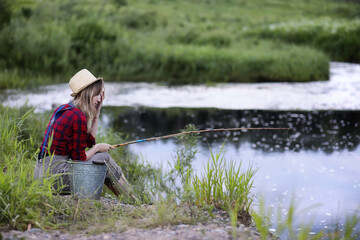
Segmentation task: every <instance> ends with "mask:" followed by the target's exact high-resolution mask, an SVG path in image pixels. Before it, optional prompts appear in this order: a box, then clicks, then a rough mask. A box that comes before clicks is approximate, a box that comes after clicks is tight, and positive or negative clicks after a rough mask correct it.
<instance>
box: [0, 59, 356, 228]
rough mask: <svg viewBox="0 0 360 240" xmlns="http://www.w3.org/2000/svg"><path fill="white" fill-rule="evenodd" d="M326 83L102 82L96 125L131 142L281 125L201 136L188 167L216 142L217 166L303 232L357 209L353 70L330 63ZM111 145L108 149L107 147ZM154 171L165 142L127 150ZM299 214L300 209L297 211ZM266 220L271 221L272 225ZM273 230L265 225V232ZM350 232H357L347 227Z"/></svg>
mask: <svg viewBox="0 0 360 240" xmlns="http://www.w3.org/2000/svg"><path fill="white" fill-rule="evenodd" d="M330 71H331V74H330V80H328V81H317V82H311V83H259V84H235V83H231V84H219V85H215V86H199V85H190V86H173V87H168V86H163V85H158V84H152V83H107V84H106V99H105V102H104V106H105V107H104V109H103V113H102V119H101V125H102V127H107V126H111V127H113V128H114V129H115V130H117V131H121V132H126V133H128V134H129V135H130V136H131V137H132V138H133V139H139V138H148V137H153V136H161V135H164V134H170V133H176V132H179V131H180V129H182V128H184V127H185V125H186V124H189V123H194V124H196V126H197V127H198V128H200V129H206V128H223V127H288V128H290V130H288V131H258V130H255V131H241V132H233V133H229V132H228V133H226V132H225V133H220V134H203V135H201V137H200V140H199V143H198V153H197V155H196V159H195V162H194V168H195V169H196V172H197V174H201V173H202V170H203V165H204V163H205V162H206V161H207V160H208V159H209V158H210V153H209V147H210V148H211V149H212V151H213V152H217V151H219V149H220V148H221V146H222V144H223V143H224V141H226V143H225V150H226V152H225V153H224V156H225V158H226V159H227V160H233V161H236V162H240V161H242V166H243V167H244V170H245V169H246V167H247V166H249V164H253V166H254V167H257V168H259V170H258V173H257V174H256V177H255V181H254V193H255V194H262V195H264V197H265V201H266V203H267V204H266V205H268V206H273V207H274V208H275V209H274V212H276V208H277V207H278V206H282V207H283V210H282V215H283V217H284V216H286V214H287V212H286V211H287V206H288V204H289V203H290V201H291V199H292V197H295V201H296V206H297V208H298V210H299V211H298V212H297V213H296V219H297V222H298V223H301V222H305V223H308V222H309V221H313V225H314V227H313V230H314V231H318V230H319V229H325V230H326V229H327V228H332V227H334V224H335V223H336V222H340V223H344V221H345V220H344V219H345V216H346V215H349V214H353V213H354V212H358V211H359V207H360V179H359V178H360V177H359V176H360V149H359V141H360V129H359V123H358V120H359V118H360V101H359V99H360V65H358V64H347V63H331V66H330ZM69 95H70V90H69V89H68V86H67V84H60V85H51V86H45V87H41V88H40V89H38V90H37V91H17V90H7V91H5V92H3V93H2V94H1V98H2V99H1V100H2V102H3V104H4V105H6V106H12V107H14V106H21V105H23V104H24V103H25V102H27V103H28V105H31V106H36V111H44V110H50V109H52V108H53V107H54V106H56V105H58V104H59V103H63V102H66V101H68V100H69ZM114 144H115V143H114ZM129 148H130V150H131V151H132V152H134V153H136V154H138V155H139V156H140V157H142V158H143V160H144V161H148V162H150V163H151V164H153V165H154V166H163V167H164V168H165V170H166V166H167V163H168V162H172V160H173V157H174V155H175V151H176V142H175V140H174V139H168V140H162V141H153V142H145V143H139V144H133V145H130V146H129ZM300 210H304V211H300ZM275 219H276V216H275V215H274V216H273V222H274V223H276V221H275ZM273 227H275V226H273ZM356 231H359V228H357V230H356Z"/></svg>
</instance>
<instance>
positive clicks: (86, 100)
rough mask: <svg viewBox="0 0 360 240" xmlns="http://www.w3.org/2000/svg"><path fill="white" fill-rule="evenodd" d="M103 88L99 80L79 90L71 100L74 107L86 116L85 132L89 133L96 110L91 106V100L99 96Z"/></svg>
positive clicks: (102, 83) (102, 82) (101, 81)
mask: <svg viewBox="0 0 360 240" xmlns="http://www.w3.org/2000/svg"><path fill="white" fill-rule="evenodd" d="M103 88H104V81H103V80H102V79H100V80H98V81H96V82H94V83H92V84H91V85H89V86H88V87H86V88H85V89H83V90H81V91H80V92H79V93H78V94H76V95H75V97H74V99H73V103H74V106H75V107H77V108H79V109H80V110H81V111H82V112H83V113H84V114H85V116H86V120H87V131H90V129H91V125H92V120H93V118H94V115H95V114H96V108H95V107H94V106H93V104H92V98H93V97H94V96H96V95H98V94H100V92H101V91H102V89H103Z"/></svg>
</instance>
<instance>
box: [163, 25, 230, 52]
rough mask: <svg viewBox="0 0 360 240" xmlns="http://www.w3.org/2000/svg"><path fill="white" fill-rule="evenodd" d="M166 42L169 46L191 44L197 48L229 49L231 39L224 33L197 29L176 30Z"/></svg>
mask: <svg viewBox="0 0 360 240" xmlns="http://www.w3.org/2000/svg"><path fill="white" fill-rule="evenodd" d="M166 41H167V42H168V43H170V44H179V43H181V44H193V45H199V46H205V45H209V46H214V47H218V48H220V47H229V46H230V45H231V41H232V39H231V37H230V36H229V34H228V33H226V32H220V31H218V32H216V31H213V32H202V31H201V30H198V29H194V28H191V29H187V30H182V29H179V30H176V31H172V32H170V34H169V35H168V37H167V38H166Z"/></svg>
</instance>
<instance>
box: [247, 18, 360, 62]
mask: <svg viewBox="0 0 360 240" xmlns="http://www.w3.org/2000/svg"><path fill="white" fill-rule="evenodd" d="M250 35H255V36H260V37H262V38H267V39H277V40H281V41H284V42H287V43H295V44H306V45H309V46H313V47H315V48H317V49H321V50H323V51H324V52H325V53H327V54H328V55H329V56H330V57H331V58H332V59H334V60H336V61H346V62H360V47H359V46H360V39H359V37H358V36H359V35H360V21H359V19H355V20H334V19H331V18H323V19H316V20H308V19H305V20H301V21H296V22H295V21H291V22H286V23H279V24H270V25H266V26H264V27H263V28H261V29H259V30H252V31H250Z"/></svg>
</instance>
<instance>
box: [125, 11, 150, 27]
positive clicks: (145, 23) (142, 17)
mask: <svg viewBox="0 0 360 240" xmlns="http://www.w3.org/2000/svg"><path fill="white" fill-rule="evenodd" d="M119 14H120V17H119V21H120V23H121V24H123V25H124V26H126V27H128V28H132V29H154V28H156V26H157V14H156V12H155V11H147V10H139V9H135V8H122V9H121V10H120V13H119Z"/></svg>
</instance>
